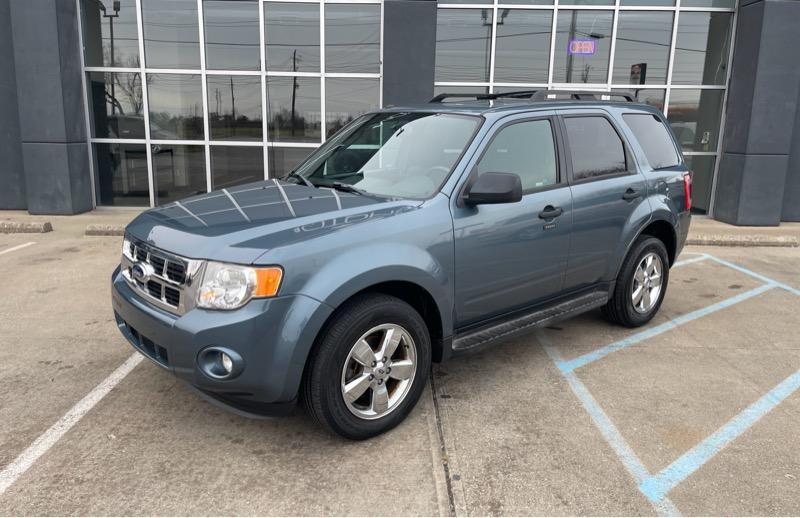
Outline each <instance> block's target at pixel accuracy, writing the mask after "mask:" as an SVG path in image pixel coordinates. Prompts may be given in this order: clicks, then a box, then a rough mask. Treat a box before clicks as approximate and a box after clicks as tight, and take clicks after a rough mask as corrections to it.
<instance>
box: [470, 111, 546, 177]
mask: <svg viewBox="0 0 800 518" xmlns="http://www.w3.org/2000/svg"><path fill="white" fill-rule="evenodd" d="M489 172H491V173H514V174H517V175H519V177H520V179H521V180H522V188H523V189H525V190H527V189H535V188H537V187H544V186H547V185H553V184H555V183H558V173H557V169H556V152H555V145H554V142H553V130H552V129H551V126H550V121H548V120H538V121H529V122H520V123H517V124H512V125H510V126H506V127H505V128H503V129H501V130H500V131H499V132H498V133H497V135H495V137H494V139H492V141H491V142H490V143H489V146H488V147H487V148H486V152H485V153H484V155H483V157H482V158H481V161H480V163H478V174H483V173H489Z"/></svg>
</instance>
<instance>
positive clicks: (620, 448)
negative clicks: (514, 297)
mask: <svg viewBox="0 0 800 518" xmlns="http://www.w3.org/2000/svg"><path fill="white" fill-rule="evenodd" d="M707 260H710V261H714V262H716V263H718V264H721V265H723V266H726V267H728V268H731V269H733V270H736V271H739V272H741V273H744V274H746V275H748V276H750V277H752V278H754V279H757V280H759V281H761V282H762V283H763V284H762V285H760V286H758V287H756V288H753V289H751V290H748V291H745V292H743V293H740V294H738V295H736V296H733V297H730V298H727V299H725V300H722V301H719V302H716V303H714V304H710V305H708V306H706V307H703V308H701V309H698V310H695V311H692V312H690V313H687V314H685V315H682V316H679V317H677V318H674V319H672V320H670V321H668V322H665V323H663V324H660V325H657V326H654V327H652V328H649V329H645V330H644V331H641V332H639V333H636V334H634V335H632V336H629V337H627V338H625V339H623V340H619V341H617V342H614V343H611V344H609V345H606V346H604V347H600V348H599V349H597V350H595V351H592V352H589V353H587V354H584V355H582V356H579V357H577V358H575V359H572V360H564V359H562V358H561V355H560V354H559V352H558V349H557V348H556V347H555V346H554V345H553V344H552V343H551V342H550V340H549V338H548V337H547V335H546V334H545V331H544V330H541V329H540V330H538V332H537V333H538V334H537V337H538V339H539V342H540V343H541V344H542V346H543V347H544V349H545V351H546V352H547V354H548V355H549V357H550V358H551V359H552V361H553V363H555V365H556V366H557V367H558V369H559V371H560V372H561V374H562V376H563V377H564V379H565V380H566V381H567V383H568V384H569V386H570V389H571V390H572V392H573V393H574V394H575V396H576V398H577V399H578V400H579V401H580V403H581V404H582V406H583V407H584V409H585V410H586V412H587V413H588V414H589V416H590V417H591V419H592V421H593V422H594V424H595V426H596V427H597V429H598V430H599V431H600V433H601V434H602V436H603V438H604V439H605V440H606V442H607V443H608V444H609V446H611V448H612V449H613V450H614V452H615V453H616V454H617V456H618V457H619V459H620V461H621V462H622V464H623V465H624V466H625V468H626V470H627V471H628V473H629V474H630V475H631V477H632V478H633V479H634V481H635V482H636V485H637V487H638V489H639V491H640V492H641V493H642V495H644V496H645V498H647V500H648V501H649V502H650V503H651V505H652V506H653V508H654V509H655V511H656V512H657V513H658V514H659V515H662V516H677V515H679V514H680V512H679V511H678V509H677V507H676V506H675V504H674V503H673V502H672V501H671V500H670V499H669V498H668V496H667V494H668V493H669V492H670V491H671V490H672V489H673V488H674V487H675V486H677V485H678V484H680V483H681V482H682V481H684V480H685V479H686V478H688V477H689V476H691V475H692V474H693V473H694V472H696V471H697V470H698V469H699V468H700V467H701V466H703V465H704V464H705V463H706V462H708V461H709V460H710V459H712V458H713V457H714V456H715V455H716V454H717V453H719V452H720V451H721V450H722V449H723V448H725V447H726V446H727V445H728V444H730V443H731V442H732V441H734V440H735V439H736V438H738V437H739V436H741V435H742V434H743V433H745V432H746V431H747V430H748V429H750V428H751V427H752V426H753V425H754V424H755V423H757V422H758V421H759V420H760V419H761V418H762V417H763V416H765V415H766V414H768V413H769V412H770V411H771V410H772V409H774V408H775V407H776V406H778V405H779V404H780V403H781V402H782V401H784V400H785V399H786V398H788V397H789V396H791V395H792V394H794V393H795V392H796V391H797V390H798V389H800V370H799V371H797V372H795V373H794V374H792V375H791V376H789V377H788V378H786V379H785V380H783V381H782V382H781V383H779V384H778V385H777V386H775V387H774V388H773V389H772V390H770V391H769V392H768V393H767V394H765V395H764V396H762V397H761V398H760V399H759V400H758V401H756V402H755V403H753V404H751V405H750V406H748V407H747V408H746V409H744V410H743V411H742V412H740V413H739V414H737V415H736V416H734V417H733V418H732V419H731V420H729V421H728V422H727V423H726V424H724V425H723V426H722V427H720V428H719V429H718V430H717V431H715V432H714V433H712V434H711V435H709V436H708V437H707V438H706V439H704V440H703V441H701V442H700V443H699V444H697V445H696V446H694V447H693V448H691V449H690V450H689V451H687V452H686V453H684V454H683V455H681V456H680V457H679V458H678V459H676V460H675V461H673V462H672V463H671V464H670V465H669V466H667V467H666V468H664V469H663V470H661V471H660V472H658V473H656V474H650V473H649V472H648V470H647V468H646V467H645V466H644V464H643V463H642V461H641V460H640V459H639V457H638V456H637V455H636V453H635V452H634V451H633V449H632V448H631V447H630V445H629V444H628V443H627V441H626V440H625V438H624V437H623V436H622V434H621V433H620V431H619V429H618V428H617V427H616V425H615V424H614V423H613V421H612V420H611V419H610V418H609V417H608V415H607V414H606V413H605V412H604V411H603V409H602V407H601V406H600V404H599V403H598V402H597V401H596V400H595V398H594V397H593V396H592V394H591V393H590V392H589V389H588V388H586V386H585V385H584V384H583V382H581V380H580V379H579V377H578V376H577V374H576V373H575V370H576V369H578V368H580V367H583V366H586V365H589V364H590V363H592V362H594V361H596V360H599V359H600V358H604V357H605V356H608V355H610V354H612V353H614V352H616V351H620V350H622V349H625V348H627V347H630V346H631V345H634V344H643V343H644V342H645V341H646V340H648V339H650V338H653V337H655V336H658V335H660V334H662V333H664V332H666V331H669V330H672V329H676V328H678V327H679V326H682V325H684V324H687V323H689V322H692V321H694V320H697V319H698V318H701V317H704V316H707V315H711V314H713V313H715V312H717V311H720V310H722V309H725V308H728V307H731V306H733V305H735V304H738V303H739V302H742V301H745V300H748V299H751V298H752V297H755V296H757V295H760V294H762V293H765V292H767V291H769V290H772V289H782V290H785V291H787V292H789V293H792V294H794V295H797V296H800V290H797V289H795V288H793V287H791V286H789V285H787V284H785V283H781V282H779V281H776V280H774V279H771V278H769V277H766V276H764V275H762V274H760V273H757V272H754V271H752V270H750V269H748V268H745V267H743V266H740V265H737V264H734V263H731V262H729V261H725V260H723V259H720V258H718V257H715V256H713V255H711V254H698V255H696V256H694V257H690V258H688V259H684V260H681V261H677V262H676V263H675V264H674V265H673V268H676V267H681V266H684V265H687V264H693V263H697V262H701V261H707Z"/></svg>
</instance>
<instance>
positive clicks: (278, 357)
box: [111, 268, 332, 415]
mask: <svg viewBox="0 0 800 518" xmlns="http://www.w3.org/2000/svg"><path fill="white" fill-rule="evenodd" d="M111 282H112V289H111V293H112V306H113V309H114V317H115V319H116V322H117V326H118V327H119V329H120V331H121V332H122V334H123V335H124V336H125V338H127V339H128V341H129V342H130V343H131V345H133V346H134V347H135V348H136V349H137V350H138V351H139V352H141V353H142V354H144V355H145V356H147V357H148V358H149V359H150V360H152V361H153V362H154V363H156V364H157V365H159V366H160V367H162V368H164V369H166V370H169V371H170V372H172V373H173V374H174V375H175V376H177V377H178V378H180V379H182V380H184V381H186V382H188V383H190V384H191V385H192V386H194V387H195V388H197V389H198V390H200V391H201V392H203V393H204V394H205V395H206V396H208V398H207V399H211V400H213V401H214V402H216V403H218V404H221V405H223V406H227V407H233V408H235V409H237V410H239V411H240V412H245V413H249V414H259V415H274V414H279V413H285V410H287V409H288V408H291V406H293V405H292V404H293V402H294V401H295V400H296V398H297V392H298V389H299V386H300V381H301V379H302V375H303V369H304V367H305V362H306V358H307V356H308V353H309V351H310V349H311V346H312V344H313V342H314V339H315V338H316V335H317V333H318V332H319V330H320V328H321V327H322V325H323V323H324V322H325V320H327V318H328V316H330V314H331V312H332V308H330V307H329V306H327V305H326V304H323V303H321V302H319V301H317V300H315V299H312V298H311V297H307V296H304V295H289V296H281V297H275V298H271V299H254V300H251V301H250V302H248V303H247V304H246V305H245V306H244V307H242V308H240V309H237V310H234V311H211V310H204V309H198V308H195V309H192V310H190V311H188V312H187V313H186V314H184V315H181V316H178V315H173V314H171V313H168V312H166V311H164V310H161V309H159V308H156V307H155V306H153V305H152V304H149V303H148V302H147V301H145V300H144V299H143V298H142V297H141V296H140V295H138V294H137V293H135V292H134V291H133V290H132V289H131V288H130V286H129V285H128V284H127V283H126V282H125V280H124V279H123V277H122V275H121V274H120V269H119V268H117V269H116V270H115V271H114V273H113V274H112V280H111ZM212 345H215V346H223V347H227V348H230V349H233V350H234V351H236V352H237V353H239V355H241V357H242V358H243V359H244V369H243V370H242V372H241V373H240V374H239V375H238V376H236V377H235V378H233V379H230V380H227V379H226V380H219V379H212V378H210V377H208V376H207V375H206V374H205V373H204V372H203V371H202V370H201V369H200V368H199V367H198V363H197V358H198V354H199V353H200V352H201V351H202V350H203V349H205V348H206V347H208V346H212Z"/></svg>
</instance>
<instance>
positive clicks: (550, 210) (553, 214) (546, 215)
mask: <svg viewBox="0 0 800 518" xmlns="http://www.w3.org/2000/svg"><path fill="white" fill-rule="evenodd" d="M563 212H564V209H562V208H561V207H553V206H552V205H548V206H547V207H545V208H544V209H543V210H542V212H540V213H539V217H540V218H541V219H553V218H557V217H558V216H560V215H561V214H562V213H563Z"/></svg>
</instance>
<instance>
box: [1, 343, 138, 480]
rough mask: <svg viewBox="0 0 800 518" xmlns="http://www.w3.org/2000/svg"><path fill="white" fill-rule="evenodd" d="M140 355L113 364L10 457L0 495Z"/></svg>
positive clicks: (102, 396) (75, 422)
mask: <svg viewBox="0 0 800 518" xmlns="http://www.w3.org/2000/svg"><path fill="white" fill-rule="evenodd" d="M142 358H143V356H142V355H141V354H139V353H134V354H133V355H131V357H130V358H128V359H127V360H125V363H123V364H122V365H120V366H119V367H117V370H115V371H114V372H112V373H111V374H110V375H109V376H108V377H107V378H106V379H104V380H103V381H102V382H100V384H99V385H97V386H96V387H95V388H94V389H92V391H91V392H89V393H88V394H86V396H85V397H84V398H83V399H81V400H80V401H78V403H77V404H75V406H73V407H72V408H70V409H69V412H67V413H66V414H64V416H63V417H62V418H61V419H59V420H58V421H57V422H56V424H54V425H53V426H51V427H50V428H48V430H47V431H46V432H44V433H43V434H42V435H40V436H39V437H38V438H37V439H36V440H35V441H33V444H31V445H30V446H28V448H27V449H25V451H23V452H22V453H20V454H19V456H18V457H17V458H16V459H14V462H12V463H11V464H9V465H8V466H6V467H5V468H3V471H0V495H2V494H3V493H5V492H6V490H7V489H8V488H9V487H11V485H12V484H13V483H14V482H16V481H17V479H18V478H19V477H21V476H22V475H23V474H24V473H25V472H26V471H28V469H29V468H30V467H31V466H33V464H34V463H35V462H36V461H37V460H38V459H39V457H41V456H42V455H44V454H45V453H47V451H48V450H49V449H50V448H52V447H53V445H54V444H55V443H57V442H58V440H59V439H61V438H62V437H63V436H64V434H66V433H67V432H68V431H69V430H70V429H71V428H72V427H73V426H75V424H77V422H78V421H80V420H81V418H82V417H83V416H85V415H86V414H87V413H88V412H89V410H91V409H92V407H94V406H95V405H96V404H97V403H98V402H100V400H101V399H103V398H104V397H105V396H106V394H108V393H109V392H111V389H113V388H114V387H116V386H117V384H118V383H119V382H120V381H122V380H123V379H124V378H125V376H127V375H128V373H130V372H131V371H132V370H133V368H134V367H136V366H137V365H139V362H141V361H142Z"/></svg>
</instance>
